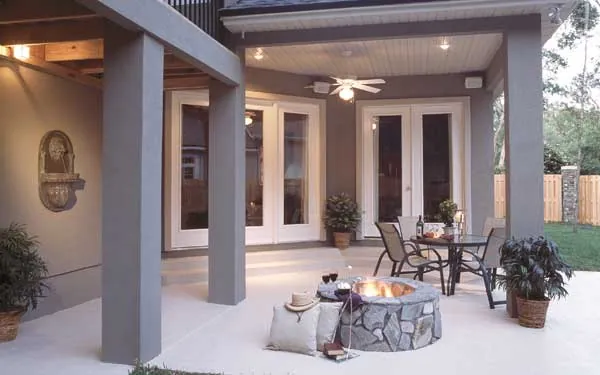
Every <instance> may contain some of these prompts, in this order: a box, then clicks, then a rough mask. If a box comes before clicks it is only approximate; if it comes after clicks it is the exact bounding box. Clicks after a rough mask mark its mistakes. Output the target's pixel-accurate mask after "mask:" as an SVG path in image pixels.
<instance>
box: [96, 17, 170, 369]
mask: <svg viewBox="0 0 600 375" xmlns="http://www.w3.org/2000/svg"><path fill="white" fill-rule="evenodd" d="M104 50H105V54H104V69H105V71H104V106H103V110H104V123H103V132H104V136H103V145H102V147H103V151H102V173H103V176H102V209H103V212H102V359H103V360H104V361H106V362H112V363H122V364H132V363H133V362H134V361H135V360H141V361H143V362H146V361H148V360H150V359H152V358H154V357H155V356H157V355H158V354H160V350H161V278H160V257H161V254H160V251H161V199H162V196H161V180H162V108H163V91H162V90H163V47H162V46H161V45H160V44H159V43H157V42H156V41H155V40H154V39H152V38H151V37H149V36H147V35H144V34H141V33H133V32H130V31H126V30H124V29H121V28H119V27H118V26H115V25H114V24H110V23H107V24H106V28H105V40H104Z"/></svg>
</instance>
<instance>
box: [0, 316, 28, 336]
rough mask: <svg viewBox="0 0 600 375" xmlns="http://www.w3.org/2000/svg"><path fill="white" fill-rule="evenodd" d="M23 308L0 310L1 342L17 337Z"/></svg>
mask: <svg viewBox="0 0 600 375" xmlns="http://www.w3.org/2000/svg"><path fill="white" fill-rule="evenodd" d="M21 316H23V310H13V311H7V312H0V342H7V341H12V340H14V339H16V338H17V333H18V332H19V324H20V323H21Z"/></svg>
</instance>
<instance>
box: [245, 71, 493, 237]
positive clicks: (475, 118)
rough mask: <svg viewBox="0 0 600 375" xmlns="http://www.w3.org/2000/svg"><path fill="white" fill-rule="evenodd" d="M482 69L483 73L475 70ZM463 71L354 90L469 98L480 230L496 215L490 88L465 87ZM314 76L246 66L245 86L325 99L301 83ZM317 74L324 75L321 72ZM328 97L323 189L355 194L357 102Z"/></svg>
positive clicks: (396, 79)
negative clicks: (369, 89) (325, 172)
mask: <svg viewBox="0 0 600 375" xmlns="http://www.w3.org/2000/svg"><path fill="white" fill-rule="evenodd" d="M479 74H481V75H483V74H484V73H479ZM465 77H466V75H465V74H453V75H444V76H404V77H386V81H387V83H386V84H385V85H384V86H382V88H383V90H382V91H381V92H380V93H379V94H377V95H372V94H366V93H362V92H360V91H357V92H356V94H357V95H356V100H373V99H411V98H436V97H437V98H439V97H457V96H463V97H470V98H471V145H470V147H471V153H472V157H471V158H472V161H471V179H472V184H471V185H472V186H471V200H472V203H471V206H472V209H471V211H472V212H471V213H467V214H468V215H471V218H472V222H473V228H471V230H470V231H472V232H474V233H479V232H481V231H482V230H483V221H484V220H485V218H486V217H488V216H493V215H494V200H493V199H494V182H493V172H494V168H493V158H494V145H493V117H492V113H493V112H492V102H493V96H492V93H491V92H489V91H487V90H485V89H475V90H473V89H470V90H469V89H465V86H464V79H465ZM317 79H318V77H309V76H302V75H297V74H290V73H283V72H274V71H269V70H262V69H254V68H248V69H247V73H246V86H247V89H248V90H249V91H261V92H267V93H273V94H282V95H293V96H302V97H311V98H319V99H323V98H324V97H325V96H324V95H320V94H314V93H313V91H312V90H311V89H305V88H304V87H305V86H307V85H310V84H311V83H312V82H314V81H315V80H317ZM320 80H323V79H322V78H321V79H320ZM326 99H327V125H326V128H327V134H326V139H327V141H326V148H327V150H326V153H327V159H326V168H327V180H326V194H327V195H330V194H334V193H337V192H342V191H344V192H346V193H348V194H350V195H351V196H354V197H356V177H357V176H356V106H355V105H354V104H352V103H347V102H343V101H341V100H340V99H339V98H338V97H337V96H329V97H327V98H326Z"/></svg>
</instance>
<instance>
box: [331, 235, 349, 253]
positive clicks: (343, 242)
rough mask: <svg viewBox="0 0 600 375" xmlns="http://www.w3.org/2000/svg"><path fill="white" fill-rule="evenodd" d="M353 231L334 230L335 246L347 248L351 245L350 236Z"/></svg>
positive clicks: (341, 248)
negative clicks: (341, 231)
mask: <svg viewBox="0 0 600 375" xmlns="http://www.w3.org/2000/svg"><path fill="white" fill-rule="evenodd" d="M351 235H352V233H339V232H334V233H333V238H334V240H335V247H337V248H338V249H340V250H345V249H347V248H348V247H349V246H350V236H351Z"/></svg>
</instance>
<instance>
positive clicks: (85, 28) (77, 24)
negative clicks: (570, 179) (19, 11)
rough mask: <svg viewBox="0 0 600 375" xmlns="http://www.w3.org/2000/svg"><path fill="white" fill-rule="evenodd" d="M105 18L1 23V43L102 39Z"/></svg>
mask: <svg viewBox="0 0 600 375" xmlns="http://www.w3.org/2000/svg"><path fill="white" fill-rule="evenodd" d="M103 30H104V20H103V19H101V18H93V19H88V20H66V21H56V22H38V23H24V24H15V25H0V44H1V45H13V44H44V43H60V42H74V41H82V40H92V39H102V38H103V36H104V32H103Z"/></svg>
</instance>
